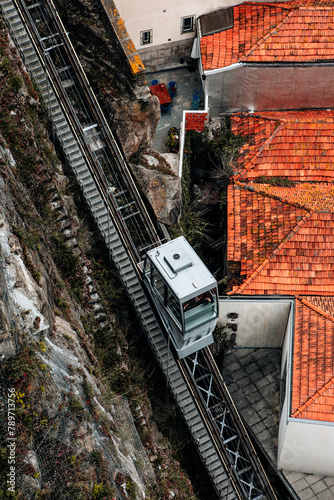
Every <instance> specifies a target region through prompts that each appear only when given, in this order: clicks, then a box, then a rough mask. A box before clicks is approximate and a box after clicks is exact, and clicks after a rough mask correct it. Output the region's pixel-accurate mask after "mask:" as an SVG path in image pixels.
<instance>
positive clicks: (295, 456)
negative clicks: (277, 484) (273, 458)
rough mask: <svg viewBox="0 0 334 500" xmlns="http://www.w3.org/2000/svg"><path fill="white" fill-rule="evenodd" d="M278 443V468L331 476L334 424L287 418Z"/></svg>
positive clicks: (332, 471) (333, 468) (333, 453)
mask: <svg viewBox="0 0 334 500" xmlns="http://www.w3.org/2000/svg"><path fill="white" fill-rule="evenodd" d="M281 423H282V421H281ZM280 431H281V429H280ZM280 440H281V442H280V446H279V451H278V469H283V470H286V471H294V472H304V473H309V474H315V475H319V476H332V475H333V474H334V446H333V443H334V424H331V423H326V422H323V423H321V422H314V423H313V422H312V421H307V420H302V419H297V418H296V419H289V421H288V422H287V423H285V429H284V433H283V434H282V437H280Z"/></svg>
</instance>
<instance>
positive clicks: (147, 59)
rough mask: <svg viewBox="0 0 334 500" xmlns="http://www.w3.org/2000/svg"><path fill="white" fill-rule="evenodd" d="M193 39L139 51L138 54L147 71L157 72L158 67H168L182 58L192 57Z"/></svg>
mask: <svg viewBox="0 0 334 500" xmlns="http://www.w3.org/2000/svg"><path fill="white" fill-rule="evenodd" d="M192 45H193V39H192V38H190V39H187V40H178V41H176V42H169V43H165V44H163V45H156V46H154V47H147V46H146V47H145V49H138V54H139V55H140V57H141V60H142V61H143V63H144V65H145V67H146V70H147V71H156V70H157V68H158V66H167V65H169V64H173V63H174V64H175V63H178V62H179V61H180V58H181V57H190V54H191V49H192Z"/></svg>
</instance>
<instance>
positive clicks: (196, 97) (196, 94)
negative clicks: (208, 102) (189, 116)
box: [190, 90, 202, 110]
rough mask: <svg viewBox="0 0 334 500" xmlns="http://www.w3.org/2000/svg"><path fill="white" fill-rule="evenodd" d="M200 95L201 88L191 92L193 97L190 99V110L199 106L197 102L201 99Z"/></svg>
mask: <svg viewBox="0 0 334 500" xmlns="http://www.w3.org/2000/svg"><path fill="white" fill-rule="evenodd" d="M201 96H202V91H201V90H195V92H194V93H193V99H192V103H191V108H190V109H192V110H196V109H198V108H199V102H200V100H201Z"/></svg>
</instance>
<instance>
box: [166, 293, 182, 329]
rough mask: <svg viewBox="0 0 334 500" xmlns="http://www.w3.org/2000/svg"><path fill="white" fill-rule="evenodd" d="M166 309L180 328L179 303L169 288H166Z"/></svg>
mask: <svg viewBox="0 0 334 500" xmlns="http://www.w3.org/2000/svg"><path fill="white" fill-rule="evenodd" d="M167 308H168V310H169V311H170V313H171V314H172V316H174V318H175V319H176V320H177V322H178V323H179V324H180V326H181V324H182V317H181V309H180V302H179V301H178V299H177V298H176V297H175V295H174V294H173V293H172V291H171V290H170V289H169V288H167Z"/></svg>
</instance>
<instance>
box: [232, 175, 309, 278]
mask: <svg viewBox="0 0 334 500" xmlns="http://www.w3.org/2000/svg"><path fill="white" fill-rule="evenodd" d="M227 206H228V255H227V258H228V260H229V261H240V262H241V271H240V274H241V275H242V276H245V277H248V276H249V275H250V274H251V273H252V272H253V270H254V269H256V268H257V267H258V266H259V265H260V264H261V263H262V262H263V261H264V260H266V259H267V257H268V256H269V255H270V254H271V253H272V252H273V251H274V250H275V249H277V248H278V246H279V245H280V244H281V243H282V241H284V239H285V238H286V237H287V236H288V235H289V234H290V233H291V231H292V230H293V229H294V228H295V227H296V225H297V224H298V222H300V221H301V220H302V219H303V217H305V216H306V215H307V214H308V212H307V211H306V210H303V209H301V208H299V207H296V206H294V205H291V204H288V203H283V202H282V201H280V200H277V199H275V198H273V197H269V196H264V195H262V194H261V193H259V192H256V191H253V190H250V189H243V187H242V185H240V184H239V185H231V186H229V188H228V202H227Z"/></svg>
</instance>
